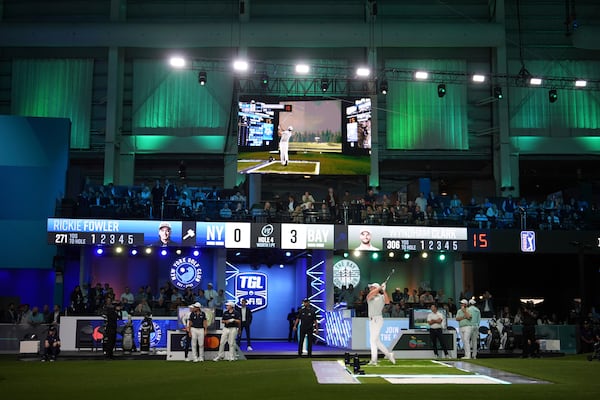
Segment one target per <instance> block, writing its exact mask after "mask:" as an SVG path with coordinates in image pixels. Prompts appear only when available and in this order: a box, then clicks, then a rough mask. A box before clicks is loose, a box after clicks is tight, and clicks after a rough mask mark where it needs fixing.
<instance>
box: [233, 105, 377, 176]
mask: <svg viewBox="0 0 600 400" xmlns="http://www.w3.org/2000/svg"><path fill="white" fill-rule="evenodd" d="M370 154H371V101H370V99H368V98H366V99H365V98H343V99H341V98H311V99H308V100H307V99H306V98H301V99H296V98H272V97H265V98H248V99H240V102H239V104H238V164H237V166H238V172H239V173H241V174H253V173H258V174H298V175H368V174H370V170H371V168H370Z"/></svg>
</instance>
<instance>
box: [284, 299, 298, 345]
mask: <svg viewBox="0 0 600 400" xmlns="http://www.w3.org/2000/svg"><path fill="white" fill-rule="evenodd" d="M297 316H298V311H296V310H295V309H294V307H292V309H291V310H290V312H289V313H288V315H287V321H288V327H289V329H288V342H291V341H292V340H297V339H298V335H297V334H296V329H295V323H294V322H295V321H296V317H297Z"/></svg>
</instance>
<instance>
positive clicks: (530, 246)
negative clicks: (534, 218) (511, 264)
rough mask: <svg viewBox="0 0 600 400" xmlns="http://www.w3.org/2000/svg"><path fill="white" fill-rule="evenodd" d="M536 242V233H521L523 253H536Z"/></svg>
mask: <svg viewBox="0 0 600 400" xmlns="http://www.w3.org/2000/svg"><path fill="white" fill-rule="evenodd" d="M535 250H536V240H535V232H534V231H521V251H522V252H523V253H535Z"/></svg>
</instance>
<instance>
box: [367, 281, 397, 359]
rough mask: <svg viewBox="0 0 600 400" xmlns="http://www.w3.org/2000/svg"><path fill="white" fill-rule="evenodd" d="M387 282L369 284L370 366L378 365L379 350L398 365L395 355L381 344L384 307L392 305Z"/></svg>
mask: <svg viewBox="0 0 600 400" xmlns="http://www.w3.org/2000/svg"><path fill="white" fill-rule="evenodd" d="M385 288H386V282H383V284H381V285H380V284H379V283H371V284H369V294H367V307H368V312H369V335H370V337H369V340H370V343H371V361H369V365H377V350H378V349H379V350H381V352H382V353H383V354H385V356H386V358H387V359H388V360H390V362H391V363H392V364H396V359H395V358H394V353H393V352H391V351H389V350H388V349H387V347H385V345H384V344H383V343H382V342H381V339H380V332H381V328H382V327H383V315H382V312H383V307H384V306H385V305H386V304H390V296H389V295H388V294H387V291H386V290H385Z"/></svg>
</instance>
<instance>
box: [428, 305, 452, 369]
mask: <svg viewBox="0 0 600 400" xmlns="http://www.w3.org/2000/svg"><path fill="white" fill-rule="evenodd" d="M430 309H431V312H430V313H429V314H427V323H428V324H429V337H430V338H431V344H432V346H433V353H434V354H435V356H436V357H439V354H438V347H437V345H438V343H439V344H440V345H441V346H442V350H444V355H445V356H446V358H448V349H447V348H446V343H444V338H443V335H442V332H443V331H442V330H443V329H444V325H445V321H444V314H442V313H441V312H439V311H438V308H437V305H435V304H432V305H431V307H430Z"/></svg>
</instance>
